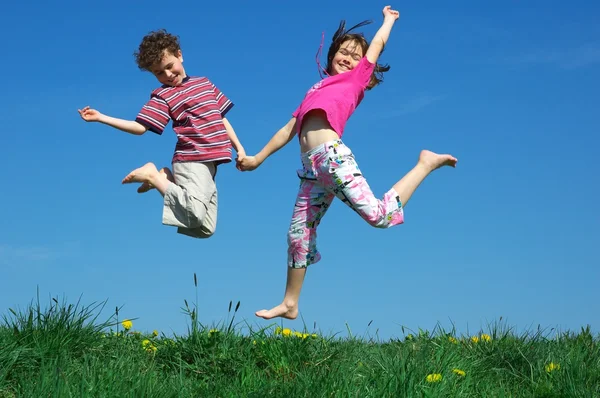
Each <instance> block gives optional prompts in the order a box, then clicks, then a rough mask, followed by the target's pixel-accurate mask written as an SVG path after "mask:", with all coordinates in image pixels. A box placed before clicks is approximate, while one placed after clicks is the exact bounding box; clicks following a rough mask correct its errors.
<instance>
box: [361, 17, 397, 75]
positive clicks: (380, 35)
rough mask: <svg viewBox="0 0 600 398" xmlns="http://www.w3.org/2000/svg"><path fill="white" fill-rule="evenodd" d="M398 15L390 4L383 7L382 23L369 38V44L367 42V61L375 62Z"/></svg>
mask: <svg viewBox="0 0 600 398" xmlns="http://www.w3.org/2000/svg"><path fill="white" fill-rule="evenodd" d="M399 17H400V13H399V12H398V11H396V10H392V9H391V7H390V6H385V7H384V8H383V24H381V28H379V30H378V31H377V33H375V36H374V37H373V40H371V44H369V49H368V50H367V54H366V57H367V59H368V60H369V62H371V63H373V64H374V63H376V62H377V60H378V59H379V54H381V51H383V47H385V43H387V41H388V38H389V37H390V32H391V31H392V27H393V26H394V23H395V22H396V20H397V19H398V18H399Z"/></svg>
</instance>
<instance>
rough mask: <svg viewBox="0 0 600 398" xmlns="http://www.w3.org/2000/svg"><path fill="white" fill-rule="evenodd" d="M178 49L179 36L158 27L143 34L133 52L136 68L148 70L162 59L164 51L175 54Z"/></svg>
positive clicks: (179, 48)
mask: <svg viewBox="0 0 600 398" xmlns="http://www.w3.org/2000/svg"><path fill="white" fill-rule="evenodd" d="M180 50H181V47H180V46H179V36H175V35H172V34H170V33H168V32H167V31H166V30H165V29H159V30H155V31H153V32H150V33H148V34H147V35H146V36H144V38H143V39H142V42H141V43H140V46H139V48H138V51H136V52H134V53H133V56H134V57H135V62H136V63H137V66H138V68H140V69H141V70H147V71H150V68H152V66H153V65H155V64H157V63H159V62H160V61H161V60H162V58H163V56H164V52H165V51H168V52H169V53H170V54H172V55H177V53H178V52H179V51H180Z"/></svg>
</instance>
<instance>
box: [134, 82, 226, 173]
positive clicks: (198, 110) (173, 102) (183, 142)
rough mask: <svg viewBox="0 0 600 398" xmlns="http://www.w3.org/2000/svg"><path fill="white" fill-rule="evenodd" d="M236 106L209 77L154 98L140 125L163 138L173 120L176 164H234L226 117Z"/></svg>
mask: <svg viewBox="0 0 600 398" xmlns="http://www.w3.org/2000/svg"><path fill="white" fill-rule="evenodd" d="M232 107H233V103H232V102H231V101H230V100H229V99H228V98H227V97H226V96H225V95H223V93H221V91H219V89H218V88H217V87H216V86H215V85H214V84H213V83H212V82H211V81H210V80H208V79H207V78H206V77H189V76H187V77H186V78H184V79H183V82H182V84H181V85H179V86H176V87H170V86H163V87H160V88H157V89H156V90H154V91H153V92H152V94H151V95H150V100H149V101H148V102H147V103H146V104H145V105H144V106H143V107H142V109H141V110H140V112H139V113H138V115H137V117H136V119H135V120H136V121H137V122H138V123H140V124H143V125H144V126H145V127H146V128H148V130H150V131H152V132H154V133H156V134H162V132H163V131H164V129H165V127H166V125H167V123H169V120H172V121H173V130H174V131H175V134H176V135H177V144H176V145H175V154H174V155H173V162H190V161H195V162H209V161H214V162H216V163H217V164H219V163H227V162H231V141H230V140H229V137H228V136H227V131H226V130H225V125H224V124H223V117H224V116H225V114H226V113H227V112H228V111H229V110H230V109H231V108H232Z"/></svg>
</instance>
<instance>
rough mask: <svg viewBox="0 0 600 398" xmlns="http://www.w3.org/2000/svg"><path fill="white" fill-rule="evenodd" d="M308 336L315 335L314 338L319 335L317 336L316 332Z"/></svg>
mask: <svg viewBox="0 0 600 398" xmlns="http://www.w3.org/2000/svg"><path fill="white" fill-rule="evenodd" d="M310 336H311V337H315V338H316V337H319V336H317V334H316V333H313V334H311V335H310Z"/></svg>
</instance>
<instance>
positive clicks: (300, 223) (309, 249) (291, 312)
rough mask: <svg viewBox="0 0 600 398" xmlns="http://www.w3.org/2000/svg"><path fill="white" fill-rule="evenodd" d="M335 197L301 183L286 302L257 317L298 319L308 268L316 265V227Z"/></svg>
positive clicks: (290, 245) (307, 182)
mask: <svg viewBox="0 0 600 398" xmlns="http://www.w3.org/2000/svg"><path fill="white" fill-rule="evenodd" d="M333 198H334V195H333V194H331V193H329V192H326V191H325V189H324V188H323V187H322V186H321V185H319V184H318V183H317V182H316V181H315V180H314V179H312V180H310V179H302V182H301V184H300V189H299V190H298V196H297V198H296V204H295V205H294V213H293V215H292V220H291V222H290V228H289V231H288V270H287V283H286V287H285V295H284V297H283V301H282V303H281V304H279V305H278V306H276V307H273V308H272V309H270V310H261V311H257V312H256V316H258V317H261V318H264V319H271V318H275V317H278V316H280V317H283V318H287V319H296V317H297V316H298V301H299V299H300V291H301V290H302V284H303V282H304V276H305V275H306V268H307V267H308V266H309V265H311V264H315V263H317V262H318V261H319V260H320V259H321V255H320V253H319V251H318V250H317V227H318V225H319V223H320V221H321V219H322V218H323V216H324V215H325V212H326V211H327V209H328V208H329V206H330V205H331V202H332V201H333Z"/></svg>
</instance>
